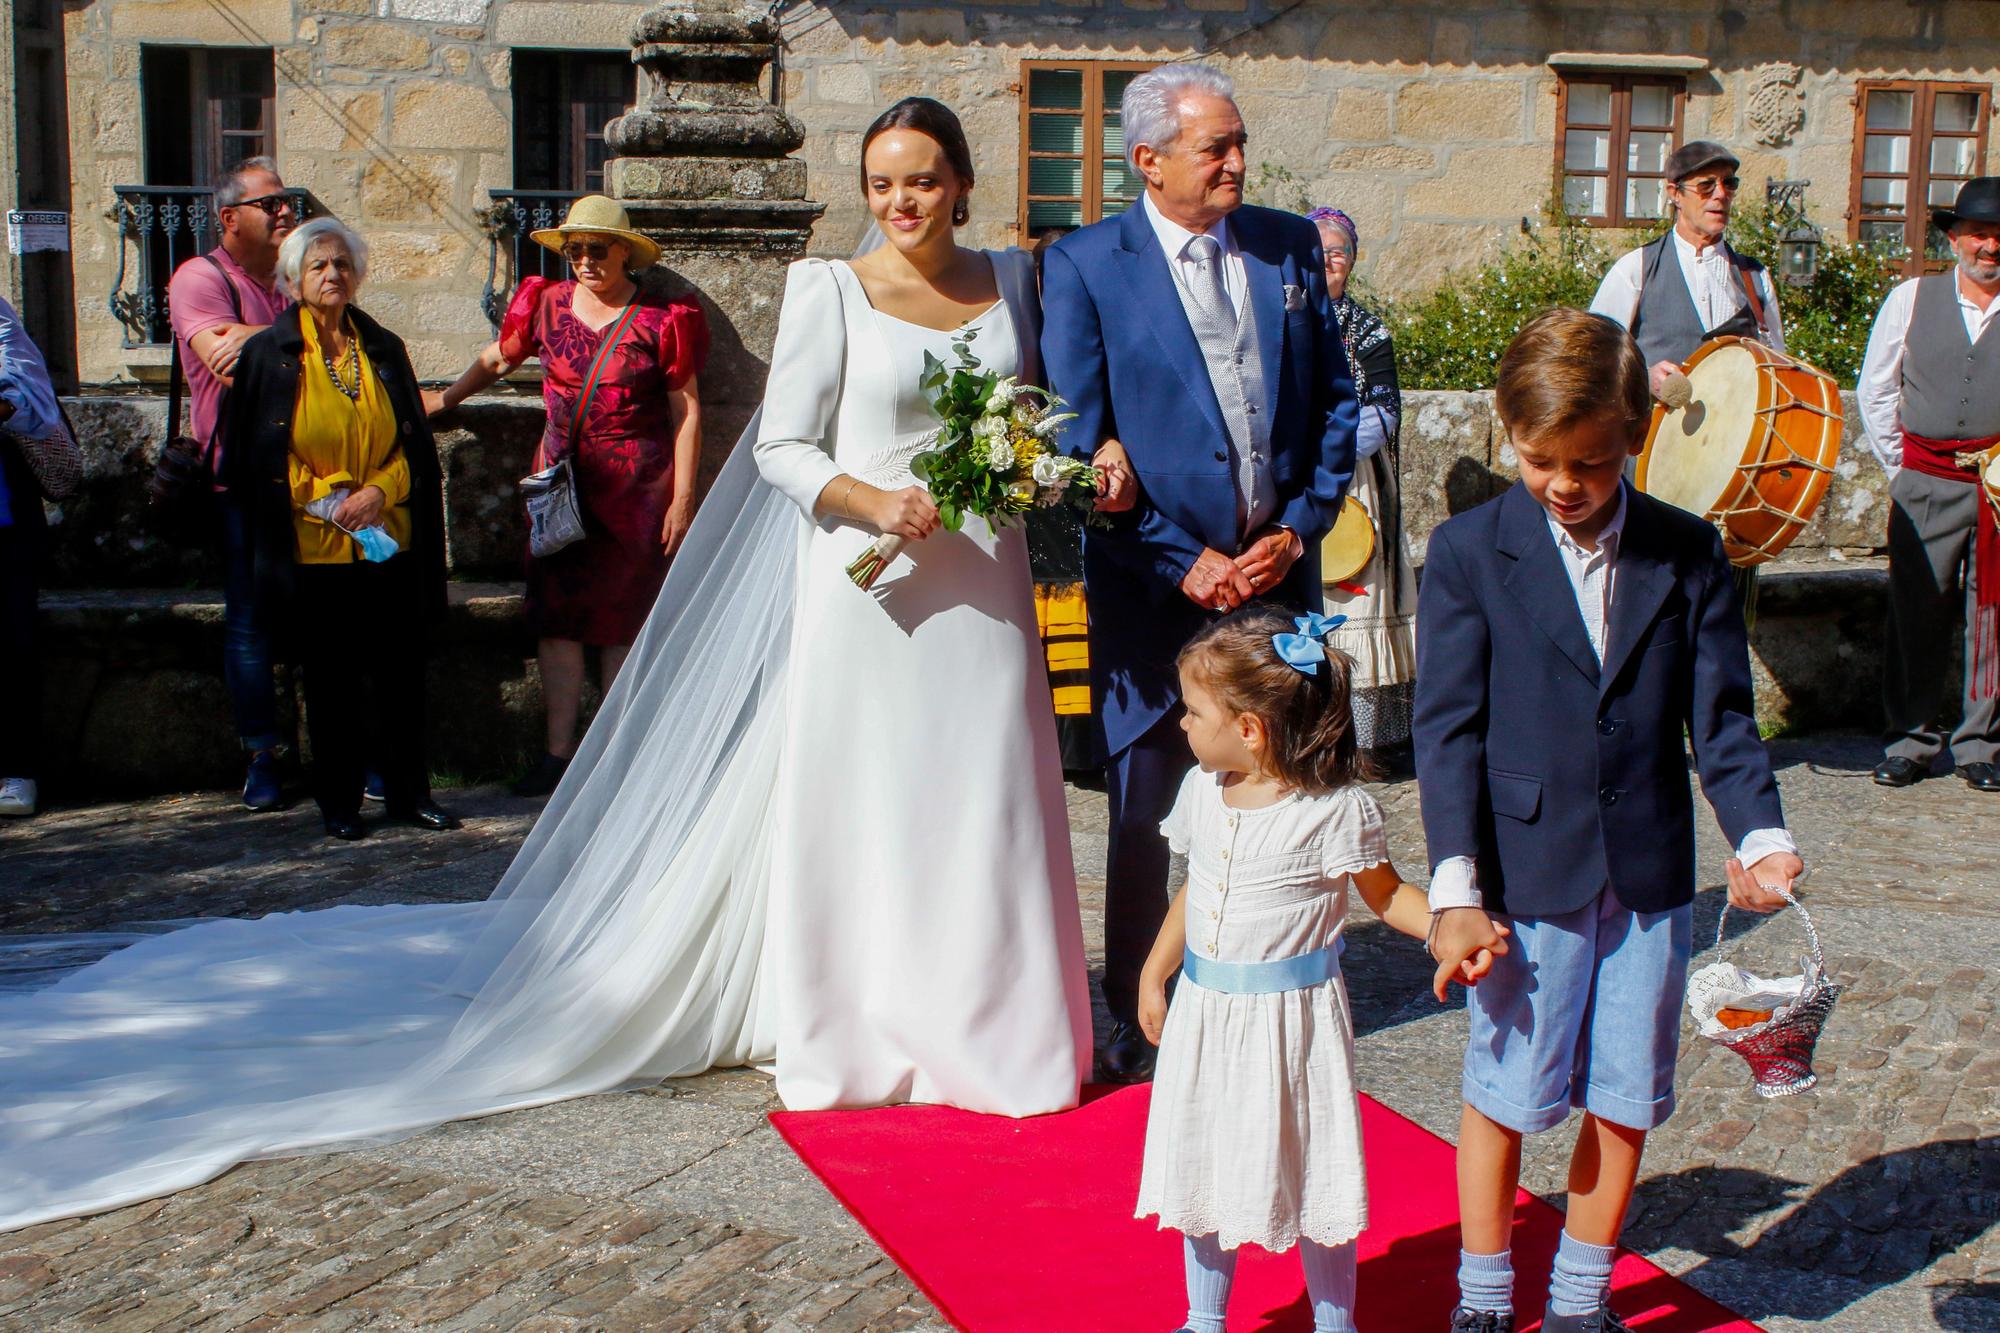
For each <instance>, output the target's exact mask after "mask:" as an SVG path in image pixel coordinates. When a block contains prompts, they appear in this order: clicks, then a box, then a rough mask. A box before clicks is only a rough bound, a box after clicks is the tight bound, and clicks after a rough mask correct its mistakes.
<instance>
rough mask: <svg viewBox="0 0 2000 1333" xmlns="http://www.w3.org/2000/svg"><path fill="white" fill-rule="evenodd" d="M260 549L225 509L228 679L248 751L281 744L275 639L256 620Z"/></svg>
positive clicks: (239, 515)
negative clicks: (254, 593)
mask: <svg viewBox="0 0 2000 1333" xmlns="http://www.w3.org/2000/svg"><path fill="white" fill-rule="evenodd" d="M255 571H256V547H255V544H254V543H253V542H252V541H251V539H250V532H249V524H248V520H247V519H246V518H245V517H244V514H243V511H242V510H241V509H239V508H237V507H236V506H235V505H233V504H224V505H223V506H222V580H223V582H222V624H223V630H222V644H223V647H222V678H223V680H224V681H226V682H227V683H228V685H229V707H230V711H231V712H233V713H234V714H235V715H236V734H237V735H238V736H240V737H242V738H243V748H244V749H246V750H252V751H255V750H272V749H276V748H277V745H278V697H277V691H276V689H275V688H274V687H273V685H272V684H271V636H270V635H269V634H267V633H265V632H264V631H263V630H261V629H259V628H257V626H256V625H255V624H254V623H252V620H251V614H250V610H251V606H252V596H251V594H252V590H253V587H254V580H255Z"/></svg>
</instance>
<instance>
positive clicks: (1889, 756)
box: [1855, 176, 2000, 792]
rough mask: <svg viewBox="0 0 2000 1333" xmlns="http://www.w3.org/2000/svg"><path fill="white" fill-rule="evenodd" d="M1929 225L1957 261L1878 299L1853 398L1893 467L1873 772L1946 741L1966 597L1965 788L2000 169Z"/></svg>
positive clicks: (1986, 708)
mask: <svg viewBox="0 0 2000 1333" xmlns="http://www.w3.org/2000/svg"><path fill="white" fill-rule="evenodd" d="M1931 225H1932V226H1933V227H1936V228H1937V229H1938V230H1939V231H1941V232H1943V233H1944V235H1945V238H1946V240H1947V241H1949V243H1950V245H1951V254H1952V258H1953V260H1954V261H1955V262H1954V263H1953V265H1952V267H1951V268H1949V269H1947V270H1946V271H1945V272H1943V273H1930V274H1926V275H1924V276H1923V277H1919V278H1911V279H1910V280H1908V281H1907V282H1904V283H1902V284H1900V285H1899V286H1898V287H1897V288H1896V289H1895V290H1894V291H1892V292H1890V293H1889V295H1888V298H1887V299H1886V300H1884V301H1883V302H1882V310H1881V313H1880V314H1878V315H1876V317H1875V328H1874V331H1873V332H1872V333H1871V334H1869V337H1868V355H1867V357H1866V359H1864V360H1863V361H1862V363H1861V379H1860V383H1859V385H1858V387H1857V390H1856V393H1855V397H1856V398H1857V399H1858V400H1859V401H1860V406H1861V422H1862V425H1863V426H1864V427H1865V428H1866V430H1867V433H1868V445H1869V447H1870V448H1871V449H1873V450H1874V451H1875V456H1876V457H1877V458H1879V459H1881V461H1882V467H1883V468H1884V470H1886V471H1887V472H1888V474H1889V632H1888V636H1887V642H1886V645H1885V650H1884V662H1883V670H1882V703H1883V711H1884V712H1885V714H1886V715H1887V723H1888V725H1887V735H1886V737H1885V739H1884V746H1885V750H1884V753H1883V756H1882V762H1881V763H1879V764H1877V765H1876V766H1875V781H1877V782H1879V783H1881V784H1882V785H1883V786H1885V787H1907V786H1909V785H1910V784H1911V783H1913V782H1915V781H1917V780H1918V779H1919V778H1922V777H1925V776H1927V775H1928V774H1929V772H1930V768H1931V763H1932V761H1933V760H1934V759H1936V758H1937V755H1938V753H1939V752H1940V751H1941V750H1943V749H1944V746H1945V740H1944V737H1943V735H1942V734H1941V730H1942V729H1941V728H1940V727H1939V726H1938V717H1937V715H1938V712H1939V710H1940V708H1941V706H1942V705H1943V702H1944V700H1943V697H1942V696H1943V694H1944V682H1945V672H1946V666H1947V663H1948V662H1949V660H1950V655H1951V654H1952V653H1953V652H1954V651H1955V650H1957V644H1956V643H1955V642H1954V638H1955V631H1956V629H1957V616H1958V610H1959V607H1958V605H1957V603H1958V602H1959V601H1960V599H1961V598H1962V599H1963V602H1964V608H1965V646H1964V650H1963V651H1964V654H1965V687H1964V707H1963V712H1962V713H1961V715H1960V718H1959V721H1958V725H1957V727H1956V728H1955V729H1954V730H1953V731H1952V734H1951V742H1950V743H1951V759H1952V763H1953V764H1954V765H1955V766H1956V768H1957V772H1958V775H1959V776H1960V777H1961V778H1964V779H1965V781H1966V783H1967V784H1968V785H1969V786H1971V787H1972V788H1973V789H1974V790H1976V791H1988V792H2000V775H1996V773H1995V770H1994V760H1995V758H1996V756H2000V697H1996V696H2000V522H1996V519H1995V514H1994V510H1993V506H1992V505H1991V504H1990V503H1989V497H1988V495H1987V494H1986V486H1985V485H1982V474H1984V475H1985V476H1986V477H1988V478H1996V472H2000V468H1995V467H1994V458H1993V457H1992V456H1990V455H1994V454H1995V451H1996V450H2000V331H1996V330H1995V329H1994V325H1995V323H2000V321H1996V320H1995V318H1994V314H1995V312H1996V311H2000V300H1996V299H1995V298H1996V297H2000V176H1980V177H1977V178H1976V179H1973V180H1969V181H1967V182H1966V183H1965V185H1964V186H1963V187H1962V188H1961V189H1960V190H1959V192H1958V199H1957V201H1956V202H1955V203H1954V204H1953V205H1952V207H1950V208H1933V209H1932V210H1931ZM1989 469H1991V470H1989ZM1996 479H2000V478H1996Z"/></svg>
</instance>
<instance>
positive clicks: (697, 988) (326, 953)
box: [0, 252, 1091, 1230]
mask: <svg viewBox="0 0 2000 1333" xmlns="http://www.w3.org/2000/svg"><path fill="white" fill-rule="evenodd" d="M994 261H995V271H996V275H997V276H998V277H999V278H1000V279H1001V288H1002V291H1003V293H1005V299H1004V301H1003V303H1002V304H1001V305H999V306H996V307H995V308H994V309H993V310H991V311H989V312H987V313H986V314H985V315H982V316H981V318H980V320H978V321H976V324H977V334H978V337H977V338H976V340H975V346H976V348H977V349H978V351H979V352H980V353H981V354H982V355H990V356H991V357H992V358H993V364H994V365H995V367H996V368H997V367H998V366H999V364H1000V363H1001V362H1002V360H1005V361H1006V362H1007V363H1008V369H1010V370H1011V369H1013V368H1014V367H1015V366H1016V365H1024V366H1025V365H1029V364H1031V362H1029V361H1028V360H1027V359H1026V358H1028V357H1032V352H1033V347H1034V334H1035V325H1036V315H1037V313H1038V312H1037V308H1036V306H1035V304H1034V300H1035V298H1034V288H1033V279H1032V267H1031V261H1029V260H1028V258H1027V256H1025V255H1022V254H1020V253H1019V252H1009V253H1007V254H1004V255H996V256H994ZM949 341H950V338H949V335H945V334H934V333H931V332H930V331H928V330H923V329H920V328H919V327H918V326H914V325H907V324H902V323H900V322H899V321H895V320H892V319H890V318H889V317H887V316H882V315H877V314H875V313H874V312H873V311H872V310H870V309H868V307H867V305H866V301H865V297H864V296H862V294H861V291H860V287H859V284H858V283H856V282H855V281H854V279H853V277H852V274H851V273H850V272H848V271H847V270H845V269H844V268H838V269H836V268H833V267H831V266H827V265H823V264H818V263H813V262H807V263H804V264H801V265H797V266H795V268H794V271H793V273H792V275H791V281H790V284H789V287H788V292H787V298H786V305H785V309H784V312H783V318H782V323H781V328H780V333H779V340H778V346H777V348H776V349H775V351H774V355H773V367H772V372H771V380H770V387H769V390H768V394H769V397H768V401H767V407H766V410H765V413H764V414H763V419H764V422H765V424H764V426H763V428H762V430H761V431H759V428H758V426H757V423H756V422H753V423H752V427H751V430H750V432H748V433H746V438H755V439H756V440H757V441H758V443H757V447H756V449H755V458H754V461H753V451H752V450H751V449H750V448H748V447H745V446H743V445H739V446H738V448H737V450H736V451H735V453H734V454H733V455H732V456H731V458H730V460H729V462H728V463H727V464H726V465H725V466H724V468H723V471H722V474H721V476H720V477H719V478H718V479H717V482H716V484H715V486H714V487H713V488H712V489H711V491H710V494H709V496H708V497H707V499H706V500H705V501H704V503H703V506H702V509H701V512H700V514H699V515H698V517H697V519H696V521H695V525H694V528H693V530H692V531H691V532H690V533H689V535H688V538H687V541H686V543H685V544H684V545H683V547H682V550H681V552H680V553H679V555H678V556H677V557H676V559H675V561H674V565H673V567H672V569H671V571H670V572H669V574H668V577H667V581H666V584H665V586H664V587H663V588H662V590H661V593H660V598H659V601H658V602H657V603H656V605H655V607H654V610H653V613H652V615H651V616H650V617H649V618H648V620H647V622H646V627H645V629H644V631H643V632H642V633H641V635H640V637H639V640H638V642H637V643H636V644H635V645H634V646H633V649H632V652H631V655H630V656H629V658H628V659H627V663H626V666H625V669H624V671H623V672H622V673H621V674H620V676H619V679H618V683H617V685H616V686H615V687H614V688H613V689H612V691H611V692H610V695H609V696H608V697H607V698H606V700H605V702H604V706H603V708H602V709H601V710H600V711H599V713H598V716H597V718H596V719H595V720H594V721H593V723H592V724H591V727H590V731H589V733H588V734H587V735H586V736H585V738H584V741H583V744H582V746H581V747H580V748H579V750H578V753H577V757H576V760H575V761H574V762H573V763H572V764H571V766H570V769H569V772H568V774H567V776H566V777H565V778H564V780H563V783H562V785H561V786H560V787H559V788H558V789H557V791H556V793H555V795H554V796H553V797H551V798H550V802H549V805H548V807H547V809H546V810H545V811H544V812H543V814H542V817H541V818H540V819H539V820H538V821H537V822H536V824H535V827H534V829H533V830H532V831H531V832H530V833H529V835H528V837H527V840H526V841H525V842H524V844H523V845H522V848H521V850H520V852H519V853H518V855H517V856H516V857H515V860H514V862H513V864H512V865H511V866H510V867H509V869H508V871H507V873H506V875H505V876H504V877H503V878H502V880H501V883H500V886H499V888H498V889H497V890H496V891H495V893H494V895H493V896H492V897H491V898H490V899H488V900H487V901H485V902H483V903H475V904H454V905H448V906H391V907H359V906H355V907H339V908H333V909H331V910H328V911H322V912H310V913H280V914H274V915H272V916H268V917H264V918H262V919H259V920H255V921H237V920H216V921H207V922H202V923H198V924H194V925H190V926H187V927H186V928H184V929H179V930H174V931H171V932H169V933H165V934H157V935H135V936H126V935H121V936H99V937H56V938H53V939H45V940H15V941H11V942H9V943H8V944H7V945H6V946H5V947H4V948H0V964H5V965H6V966H7V967H9V968H11V969H12V970H13V971H14V972H15V974H17V975H19V974H20V973H21V972H22V970H23V969H24V967H26V966H28V965H30V964H32V963H33V961H34V960H35V959H37V958H40V957H44V956H52V957H58V958H60V957H62V956H63V955H64V954H65V953H66V952H70V951H74V950H77V949H82V950H85V951H97V952H101V951H102V950H103V949H105V948H108V947H113V946H125V947H120V948H118V950H117V951H116V952H112V953H110V954H109V955H108V956H105V957H103V958H102V959H101V961H97V962H94V963H91V964H89V965H88V966H84V967H81V968H76V969H74V970H70V971H67V972H65V973H63V974H62V975H61V976H60V977H59V979H58V980H56V981H55V982H54V983H53V984H48V985H41V986H39V988H37V989H29V990H23V989H20V988H19V987H18V986H17V987H15V988H13V989H11V990H5V991H0V1230H6V1229H12V1228H17V1227H22V1226H27V1225H30V1224H32V1223H35V1222H39V1221H44V1220H47V1219H50V1218H55V1217H64V1216H72V1215H76V1214H80V1213H89V1212H95V1211H101V1210H103V1209H106V1208H112V1207H116V1206H119V1205H121V1204H126V1203H131V1202H134V1201H136V1200H139V1199H145V1198H150V1197H154V1196H156V1195H160V1194H164V1193H169V1192H171V1191H173V1190H177V1189H182V1188H185V1187H187V1186H189V1185H193V1184H196V1183H199V1182H200V1181H203V1180H206V1179H208V1178H210V1177H212V1176H214V1175H216V1174H218V1173H220V1172H222V1171H224V1170H226V1169H228V1168H229V1167H230V1166H231V1165H233V1164H235V1163H236V1162H240V1161H243V1160H246V1159H249V1158H255V1157H268V1156H280V1155H285V1154H290V1153H298V1152H307V1151H315V1150H324V1149H330V1148H335V1147H340V1146H350V1145H354V1144H357V1143H366V1142H383V1141H387V1140H391V1139H394V1138H398V1137H401V1136H405V1135H408V1134H411V1133H415V1132H417V1131H419V1130H422V1129H425V1128H428V1127H430V1126H432V1125H436V1124H439V1123H442V1122H444V1121H447V1120H454V1119H463V1118H466V1117H471V1116H480V1115H490V1114H493V1113H495V1112H499V1111H505V1110H511V1109H516V1108H519V1107H525V1106H534V1105H539V1104H542V1103H546V1102H551V1101H557V1100H561V1099H563V1098H568V1097H576V1096H582V1095H586V1094H589V1093H595V1092H603V1091H608V1090H611V1089H615V1088H621V1087H630V1086H634V1085H638V1084H644V1083H649V1082H654V1081H657V1080H659V1079H662V1078H669V1077H674V1076H677V1075H685V1074H691V1073H697V1072H700V1071H701V1070H704V1069H708V1068H712V1067H714V1066H718V1065H741V1064H763V1063H767V1062H772V1061H775V1065H776V1070H777V1077H778V1090H779V1092H780V1094H781V1096H783V1098H784V1099H785V1101H786V1103H787V1104H788V1105H790V1106H793V1107H795V1108H819V1107H831V1106H858V1105H873V1104H880V1103H884V1102H895V1101H939V1102H948V1103H950V1104H953V1105H957V1106H964V1107H968V1108H970V1109H973V1110H978V1111H993V1112H1000V1113H1003V1114H1008V1115H1027V1114H1033V1113H1036V1112H1042V1111H1054V1110H1059V1109H1062V1108H1064V1107H1068V1106H1072V1105H1074V1104H1075V1102H1076V1096H1077V1089H1078V1085H1079V1083H1080V1082H1081V1080H1082V1078H1083V1077H1084V1075H1085V1073H1086V1072H1087V1068H1088V1062H1089V1059H1090V1051H1091V1041H1090V1011H1089V1004H1088V1000H1087V997H1086V992H1085V978H1084V958H1083V940H1082V927H1081V924H1080V922H1079V919H1078V915H1077V905H1076V887H1075V879H1074V873H1073V870H1072V867H1071V863H1070V852H1069V841H1068V832H1067V827H1066V822H1065V811H1064V801H1063V796H1062V787H1061V772H1060V760H1059V758H1058V752H1057V747H1056V738H1055V729H1054V721H1053V716H1052V713H1051V709H1050V704H1049V697H1048V692H1047V685H1046V683H1045V679H1044V677H1043V675H1042V671H1041V664H1040V656H1039V651H1038V643H1037V637H1036V631H1035V619H1034V612H1033V605H1032V599H1031V590H1030V584H1029V575H1028V565H1027V556H1026V552H1025V548H1024V545H1023V543H1022V540H1021V537H1020V533H1019V532H1018V530H1017V531H1013V532H1009V533H1006V534H1004V535H1002V536H1001V537H999V538H997V539H996V538H993V537H991V536H990V535H989V534H987V533H986V532H985V529H984V524H983V521H981V520H972V521H971V522H969V523H968V524H967V530H966V531H965V532H963V533H959V534H942V533H941V534H938V535H937V536H934V537H933V538H931V539H930V540H928V541H926V542H923V543H918V544H915V545H914V546H913V547H912V549H911V552H910V553H909V554H908V555H907V556H905V557H903V558H902V559H899V560H898V562H897V563H896V565H895V566H894V567H892V569H891V570H890V571H889V573H888V574H887V575H885V576H884V579H883V581H882V582H881V583H880V584H878V585H877V588H876V590H875V593H874V595H873V596H870V595H868V594H863V593H861V592H860V591H859V590H857V589H855V588H854V587H853V586H852V585H851V584H849V583H847V582H846V581H845V578H844V576H843V575H842V574H841V566H842V565H844V564H845V563H846V561H847V559H848V558H850V557H851V555H852V554H853V553H854V552H855V551H856V550H858V549H859V547H860V545H861V544H862V543H863V542H864V541H866V540H868V539H869V538H870V535H871V534H866V533H863V532H861V531H859V530H857V529H853V528H843V527H834V526H820V527H814V526H812V525H810V524H809V523H807V522H806V521H805V520H803V519H802V518H801V516H800V508H799V507H798V505H797V504H796V503H795V502H794V499H792V498H788V496H798V495H800V494H801V490H800V488H801V487H802V486H803V485H804V484H806V483H805V481H804V478H805V477H806V476H807V474H808V473H809V472H811V471H813V470H819V471H822V472H824V471H825V470H826V469H828V468H831V469H833V471H834V472H835V473H837V472H839V471H845V470H847V469H848V468H849V467H850V466H853V467H856V468H863V469H871V471H870V472H868V473H867V474H866V475H869V476H870V479H876V478H877V477H879V478H883V479H886V480H887V481H888V482H890V483H893V482H894V480H895V478H897V477H898V476H901V477H904V478H905V480H906V479H907V455H908V450H907V445H908V443H909V442H910V437H911V435H912V434H913V433H914V432H916V431H917V430H918V429H919V428H920V425H921V421H920V416H921V414H922V412H923V411H924V408H923V405H922V401H921V399H920V398H919V397H917V396H916V392H915V380H916V377H917V375H918V374H919V373H920V370H921V365H922V349H923V348H926V347H928V348H930V349H931V350H934V351H937V352H938V353H940V354H943V353H944V351H945V347H946V345H947V344H948V343H949ZM1024 353H1025V354H1026V357H1024ZM899 446H902V447H901V448H899ZM815 459H817V460H818V461H814V460H815ZM898 459H901V462H898V461H897V460H898ZM759 466H761V467H763V468H764V469H766V470H768V471H769V473H770V475H771V478H772V481H773V482H775V483H776V485H775V486H774V485H773V484H767V483H766V482H765V481H764V480H763V479H762V478H761V477H760V476H759V472H758V468H759ZM896 468H901V469H902V470H901V471H900V472H899V471H896V470H895V469H896ZM828 475H831V474H828ZM823 484H824V483H823V482H822V485H823ZM817 493H818V488H814V490H813V491H812V494H813V495H817ZM805 503H806V504H807V505H810V496H808V497H806V499H805ZM975 529H976V531H975ZM383 887H385V888H392V887H393V886H392V885H384V886H383ZM135 941H136V942H135ZM23 960H26V962H25V963H24V961H23Z"/></svg>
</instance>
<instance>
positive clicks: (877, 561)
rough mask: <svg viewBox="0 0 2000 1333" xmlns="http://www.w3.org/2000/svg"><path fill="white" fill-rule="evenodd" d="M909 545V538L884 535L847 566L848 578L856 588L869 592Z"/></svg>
mask: <svg viewBox="0 0 2000 1333" xmlns="http://www.w3.org/2000/svg"><path fill="white" fill-rule="evenodd" d="M909 544H910V542H909V538H907V537H898V536H897V535H896V534H895V533H893V532H885V533H883V534H882V535H881V536H880V537H877V538H876V539H875V540H874V541H872V542H870V543H869V544H868V547H867V549H866V550H864V551H862V552H861V554H860V555H857V556H855V557H854V560H853V562H852V563H851V564H849V565H848V566H847V577H848V578H850V579H852V580H853V581H854V586H855V587H857V588H859V589H861V591H863V592H867V591H868V590H869V589H870V588H872V587H874V586H875V580H876V579H879V578H881V577H882V571H883V570H885V569H887V568H888V567H889V564H890V562H891V561H893V560H894V559H895V558H896V557H897V556H899V555H901V554H902V553H903V548H904V547H905V546H908V545H909Z"/></svg>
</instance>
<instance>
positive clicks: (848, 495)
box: [840, 477, 861, 518]
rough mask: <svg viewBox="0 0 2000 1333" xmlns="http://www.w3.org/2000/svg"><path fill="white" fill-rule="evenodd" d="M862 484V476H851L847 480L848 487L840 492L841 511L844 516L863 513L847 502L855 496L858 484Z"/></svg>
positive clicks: (854, 516)
mask: <svg viewBox="0 0 2000 1333" xmlns="http://www.w3.org/2000/svg"><path fill="white" fill-rule="evenodd" d="M860 484H861V478H859V477H850V478H849V479H848V482H847V489H846V490H844V491H842V492H841V493H840V512H841V514H842V516H843V517H846V518H860V517H861V515H859V514H857V513H855V512H854V507H853V506H852V505H850V504H848V503H847V502H848V501H849V500H850V499H852V498H853V496H854V488H855V487H856V486H859V485H860Z"/></svg>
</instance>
